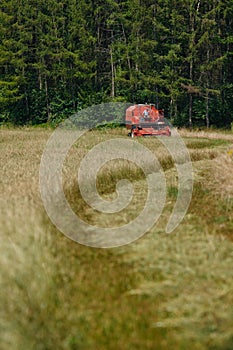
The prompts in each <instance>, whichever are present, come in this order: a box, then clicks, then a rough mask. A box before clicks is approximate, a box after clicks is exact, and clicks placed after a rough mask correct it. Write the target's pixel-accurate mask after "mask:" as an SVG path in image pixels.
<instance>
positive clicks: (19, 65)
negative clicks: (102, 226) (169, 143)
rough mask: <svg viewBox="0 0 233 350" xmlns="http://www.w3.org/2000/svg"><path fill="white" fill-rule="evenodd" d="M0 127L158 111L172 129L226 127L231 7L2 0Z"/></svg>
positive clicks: (232, 67) (231, 116) (226, 0)
mask: <svg viewBox="0 0 233 350" xmlns="http://www.w3.org/2000/svg"><path fill="white" fill-rule="evenodd" d="M0 11H1V12H0V123H6V122H7V123H14V124H27V123H29V124H40V123H45V122H49V123H58V122H59V121H61V120H62V119H64V118H67V117H69V116H70V115H71V114H73V113H74V112H76V111H78V110H80V109H82V108H86V107H87V106H91V105H94V104H99V103H103V102H114V101H118V102H120V101H127V102H132V103H136V102H137V103H145V102H148V103H155V104H156V105H157V106H158V107H159V108H162V109H164V110H165V114H166V116H167V117H168V118H170V120H171V121H172V122H173V123H174V124H175V125H177V126H192V125H193V126H202V125H203V126H204V125H205V126H207V127H209V126H216V127H229V126H230V124H231V123H232V122H233V60H232V58H233V50H232V49H233V1H232V0H211V1H210V0H124V1H121V0H105V1H103V0H64V1H59V0H1V7H0Z"/></svg>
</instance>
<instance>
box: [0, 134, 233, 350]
mask: <svg viewBox="0 0 233 350" xmlns="http://www.w3.org/2000/svg"><path fill="white" fill-rule="evenodd" d="M51 133H52V131H51V130H43V129H30V128H25V129H9V130H8V129H1V130H0V147H1V152H0V159H1V176H0V186H1V201H0V210H1V248H0V249H1V251H0V268H1V274H0V283H1V289H0V298H1V300H0V301H1V303H0V305H1V309H0V349H2V350H5V349H7V350H8V349H12V350H25V349H27V350H50V349H51V350H53V349H56V350H59V349H61V350H63V349H64V350H76V349H77V350H78V349H85V350H96V349H98V350H102V349H103V350H105V349H107V350H108V349H110V350H111V349H112V350H118V349H122V350H131V349H132V350H134V349H139V350H144V349H153V350H154V349H156V350H167V349H168V350H170V349H172V350H186V349H190V350H205V349H208V350H209V349H210V350H230V349H232V348H233V311H232V310H233V307H232V305H233V269H232V265H233V250H232V247H233V177H232V173H233V154H232V152H231V150H233V135H231V134H227V137H226V135H225V134H223V133H220V132H215V133H214V134H212V135H211V133H204V132H201V133H190V132H188V131H185V130H181V135H182V137H183V139H184V142H185V143H186V146H187V147H188V149H189V152H190V157H191V159H192V162H193V171H194V190H193V197H192V201H191V204H190V207H189V210H188V213H187V215H186V216H185V218H184V220H183V221H182V223H181V224H180V225H179V226H178V228H177V229H176V230H175V231H174V232H173V233H172V234H166V233H165V227H166V223H167V221H168V218H169V216H170V215H171V211H172V208H173V206H174V203H175V201H176V195H177V185H178V180H177V171H176V169H175V167H174V161H173V159H172V157H171V155H170V154H169V153H168V152H167V151H166V149H165V148H164V147H163V146H162V145H161V143H160V142H159V140H157V139H154V138H152V139H140V140H137V141H136V142H140V143H142V144H143V145H145V146H146V147H148V148H149V149H151V150H152V152H154V153H155V154H156V156H157V158H158V159H159V160H160V162H161V165H162V167H163V170H164V172H165V175H166V181H167V198H166V205H165V208H164V210H163V213H162V215H161V217H160V219H159V221H158V223H157V224H156V225H155V226H154V227H153V228H152V229H151V230H150V231H149V232H148V233H147V234H145V235H144V236H143V238H141V239H139V240H137V241H135V242H133V243H131V244H129V245H126V246H122V247H119V248H112V249H96V248H90V247H86V246H82V245H80V244H78V243H76V242H73V241H71V240H70V239H68V238H66V237H65V236H64V235H63V234H62V233H60V232H59V231H58V230H57V229H56V227H55V226H54V225H53V224H52V223H51V222H50V220H49V218H48V217H47V215H46V212H45V210H44V208H43V204H42V200H41V197H40V191H39V166H40V160H41V156H42V153H43V150H44V147H45V145H46V142H47V140H48V139H49V137H50V135H51ZM126 135H127V132H126V131H125V130H124V129H121V128H119V129H114V130H105V129H103V130H96V131H91V132H89V133H88V137H87V135H84V137H82V139H81V140H80V141H79V142H78V143H77V144H75V145H74V147H72V149H71V150H70V152H69V155H68V157H67V160H66V162H65V164H64V172H63V176H64V179H63V180H64V181H63V182H64V189H65V193H66V195H67V198H68V199H69V202H70V204H71V206H72V208H73V210H74V211H75V212H76V213H78V214H79V215H80V216H81V217H82V218H83V219H85V220H88V222H90V223H91V224H98V225H102V226H103V227H109V226H114V225H115V226H118V225H122V224H124V223H126V222H128V221H129V220H131V219H133V218H134V217H135V215H137V213H139V212H140V211H141V210H142V207H143V205H144V202H145V196H146V183H145V177H144V175H143V173H142V172H141V171H140V169H138V168H137V167H136V166H135V165H134V164H132V163H130V162H127V161H117V162H109V163H107V164H106V166H105V167H104V168H103V169H102V170H101V171H100V174H99V176H98V179H97V188H98V190H99V193H101V195H102V196H103V197H104V198H106V199H108V200H111V199H113V198H115V196H116V194H115V184H116V182H117V181H118V180H120V179H122V178H125V177H126V178H128V179H129V180H130V181H131V182H132V184H133V186H134V189H135V197H134V198H133V200H132V203H131V204H130V205H129V206H128V207H127V208H126V209H125V210H124V211H123V212H122V213H121V214H101V213H98V212H96V211H95V210H93V209H92V208H90V207H89V206H88V205H87V204H86V203H85V202H84V201H83V200H82V198H81V196H80V192H79V189H78V187H77V186H76V185H75V178H76V172H77V166H78V164H79V162H80V160H81V159H82V157H83V156H84V155H85V154H86V153H87V152H88V150H90V149H91V148H92V147H93V146H94V145H95V144H98V143H99V142H101V141H104V140H108V139H111V138H118V137H122V138H125V137H126Z"/></svg>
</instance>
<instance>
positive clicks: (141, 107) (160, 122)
mask: <svg viewBox="0 0 233 350" xmlns="http://www.w3.org/2000/svg"><path fill="white" fill-rule="evenodd" d="M125 123H126V128H127V129H128V130H130V132H129V136H131V137H136V136H144V137H145V136H160V135H165V136H171V129H170V126H169V125H167V123H166V120H165V118H164V112H163V110H159V109H157V108H155V106H154V105H152V104H150V105H147V104H138V105H133V106H130V107H129V108H127V109H126V115H125Z"/></svg>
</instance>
